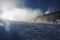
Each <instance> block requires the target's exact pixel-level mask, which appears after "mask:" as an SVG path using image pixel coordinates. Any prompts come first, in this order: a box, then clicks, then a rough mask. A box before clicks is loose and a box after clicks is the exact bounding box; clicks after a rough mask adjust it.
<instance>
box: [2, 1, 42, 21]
mask: <svg viewBox="0 0 60 40" xmlns="http://www.w3.org/2000/svg"><path fill="white" fill-rule="evenodd" d="M3 2H4V3H2V10H3V14H2V15H1V18H4V19H7V20H13V21H28V20H31V19H32V18H35V17H36V16H39V15H40V13H41V14H42V11H41V10H40V9H32V8H27V7H25V6H24V2H25V0H8V1H3ZM20 2H21V3H20ZM18 3H19V6H20V7H18V6H17V5H18Z"/></svg>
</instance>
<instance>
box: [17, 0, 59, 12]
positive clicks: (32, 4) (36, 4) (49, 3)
mask: <svg viewBox="0 0 60 40" xmlns="http://www.w3.org/2000/svg"><path fill="white" fill-rule="evenodd" d="M21 4H22V2H21ZM17 6H18V7H20V6H22V5H20V4H18V5H17ZM24 6H25V7H28V8H32V9H41V10H42V11H43V12H45V11H47V9H48V8H50V9H51V11H58V10H60V0H25V2H24Z"/></svg>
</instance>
